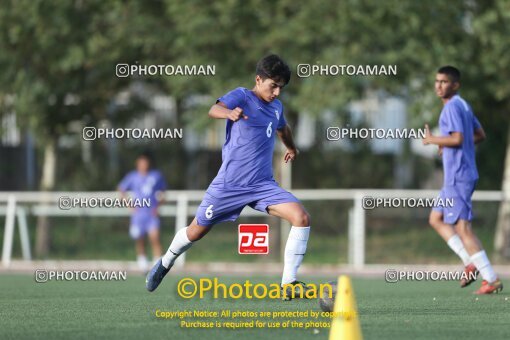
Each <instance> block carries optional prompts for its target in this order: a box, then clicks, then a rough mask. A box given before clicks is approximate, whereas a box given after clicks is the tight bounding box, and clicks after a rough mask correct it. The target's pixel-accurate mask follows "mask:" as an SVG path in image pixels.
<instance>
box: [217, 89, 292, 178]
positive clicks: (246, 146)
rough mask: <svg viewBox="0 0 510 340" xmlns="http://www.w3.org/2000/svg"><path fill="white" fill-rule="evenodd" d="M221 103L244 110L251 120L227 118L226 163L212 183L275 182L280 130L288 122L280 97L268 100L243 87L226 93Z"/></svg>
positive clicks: (220, 100) (223, 153)
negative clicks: (274, 163) (274, 152)
mask: <svg viewBox="0 0 510 340" xmlns="http://www.w3.org/2000/svg"><path fill="white" fill-rule="evenodd" d="M218 102H222V103H224V104H225V105H226V106H227V108H229V109H230V110H232V109H235V108H236V107H239V108H241V109H243V114H244V115H245V116H247V117H248V119H244V118H241V119H240V120H238V121H237V122H233V121H231V120H227V133H226V140H225V144H224V145H223V152H222V160H223V163H222V165H221V168H220V171H219V172H218V175H217V176H216V178H215V179H214V181H213V182H212V183H211V186H216V185H221V186H223V187H224V188H228V187H236V188H238V187H247V186H252V185H256V184H257V183H261V182H264V181H272V180H273V151H274V144H275V134H276V130H277V129H282V128H284V127H285V126H286V124H287V122H286V121H285V117H284V116H283V105H282V103H281V102H280V101H279V100H278V99H275V100H273V101H272V102H269V103H267V102H265V101H263V100H261V99H259V98H258V97H257V96H256V95H255V94H254V93H253V92H252V91H250V90H248V89H246V88H242V87H238V88H237V89H235V90H233V91H230V92H229V93H227V94H225V95H224V96H223V97H221V98H219V99H218Z"/></svg>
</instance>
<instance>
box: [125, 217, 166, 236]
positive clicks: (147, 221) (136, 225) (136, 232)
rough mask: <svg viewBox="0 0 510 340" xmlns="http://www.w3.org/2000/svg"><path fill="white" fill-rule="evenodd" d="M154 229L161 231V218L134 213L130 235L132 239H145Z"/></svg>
mask: <svg viewBox="0 0 510 340" xmlns="http://www.w3.org/2000/svg"><path fill="white" fill-rule="evenodd" d="M152 229H159V217H158V216H154V215H153V214H152V213H150V212H149V213H146V212H144V213H134V214H133V215H131V225H130V226H129V235H130V236H131V238H132V239H134V240H138V239H139V238H142V237H144V236H145V235H147V233H149V231H151V230H152Z"/></svg>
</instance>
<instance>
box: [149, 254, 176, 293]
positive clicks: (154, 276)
mask: <svg viewBox="0 0 510 340" xmlns="http://www.w3.org/2000/svg"><path fill="white" fill-rule="evenodd" d="M170 268H172V266H170V267H169V268H168V269H167V268H165V267H164V266H163V264H162V263H161V259H159V260H158V262H156V264H155V265H154V267H152V269H151V270H150V271H149V274H147V277H146V278H145V287H146V288H147V290H148V291H149V292H153V291H154V290H156V288H158V286H159V284H160V283H161V281H163V278H164V277H165V275H166V274H167V273H168V272H169V271H170Z"/></svg>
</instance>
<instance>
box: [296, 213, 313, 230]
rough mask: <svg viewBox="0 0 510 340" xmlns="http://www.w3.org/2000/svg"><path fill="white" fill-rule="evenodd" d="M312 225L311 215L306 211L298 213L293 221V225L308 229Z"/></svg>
mask: <svg viewBox="0 0 510 340" xmlns="http://www.w3.org/2000/svg"><path fill="white" fill-rule="evenodd" d="M310 224H311V219H310V214H308V213H307V212H306V211H304V210H301V211H300V212H299V213H297V214H296V215H295V216H294V218H293V220H292V225H294V226H298V227H308V226H310Z"/></svg>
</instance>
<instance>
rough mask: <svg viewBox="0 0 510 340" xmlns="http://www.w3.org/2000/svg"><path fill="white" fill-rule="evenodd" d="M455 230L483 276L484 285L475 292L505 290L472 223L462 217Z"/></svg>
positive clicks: (484, 292) (485, 292) (483, 292)
mask: <svg viewBox="0 0 510 340" xmlns="http://www.w3.org/2000/svg"><path fill="white" fill-rule="evenodd" d="M455 231H456V232H457V233H458V234H459V236H460V238H461V239H462V243H463V244H464V245H465V247H466V250H467V251H468V253H469V254H470V255H471V261H472V262H473V264H474V266H475V267H476V269H478V271H479V272H480V274H481V275H482V277H483V282H482V286H481V287H480V289H478V290H477V291H476V292H475V293H476V294H491V293H498V292H500V291H501V290H503V284H502V283H501V281H499V279H498V277H497V275H496V272H495V271H494V269H493V268H492V265H491V263H490V261H489V258H488V257H487V254H486V253H485V251H484V250H483V248H482V244H481V243H480V240H479V239H478V237H476V235H475V233H474V232H473V229H472V228H471V223H470V222H469V221H466V220H462V219H460V220H459V221H458V222H457V224H456V225H455Z"/></svg>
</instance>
